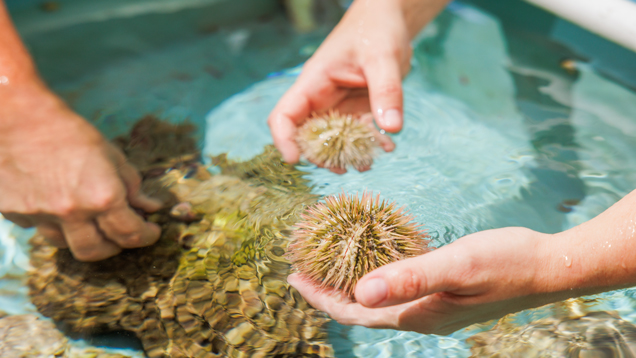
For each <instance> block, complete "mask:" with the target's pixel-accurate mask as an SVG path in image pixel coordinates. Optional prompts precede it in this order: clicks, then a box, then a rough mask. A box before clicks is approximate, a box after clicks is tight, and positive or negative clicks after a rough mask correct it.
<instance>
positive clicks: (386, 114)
mask: <svg viewBox="0 0 636 358" xmlns="http://www.w3.org/2000/svg"><path fill="white" fill-rule="evenodd" d="M364 75H365V77H366V78H367V83H368V85H369V99H370V101H371V108H372V110H373V113H374V114H375V116H376V121H377V123H378V126H379V127H380V128H381V129H384V130H385V131H387V132H392V133H394V132H398V131H400V130H401V129H402V76H401V73H400V66H399V63H398V62H397V61H395V59H394V58H392V57H389V56H383V57H378V58H376V59H373V60H372V61H370V62H369V63H368V64H367V65H366V66H365V68H364Z"/></svg>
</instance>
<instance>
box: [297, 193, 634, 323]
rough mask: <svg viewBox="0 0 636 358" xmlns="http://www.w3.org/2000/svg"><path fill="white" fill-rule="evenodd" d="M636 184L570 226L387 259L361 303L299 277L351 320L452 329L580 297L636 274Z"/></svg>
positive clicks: (476, 237) (501, 232)
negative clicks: (550, 232) (553, 231)
mask: <svg viewBox="0 0 636 358" xmlns="http://www.w3.org/2000/svg"><path fill="white" fill-rule="evenodd" d="M635 233H636V191H633V192H632V193H630V194H629V195H627V196H626V197H625V198H623V199H622V200H621V201H619V202H618V203H616V204H614V205H613V206H612V207H611V208H609V209H608V210H607V211H605V212H604V213H602V214H601V215H599V216H597V217H596V218H594V219H592V220H590V221H589V222H586V223H584V224H582V225H579V226H577V227H575V228H573V229H571V230H567V231H565V232H562V233H558V234H554V235H547V234H541V233H537V232H534V231H532V230H529V229H524V228H503V229H495V230H488V231H482V232H478V233H475V234H471V235H468V236H466V237H463V238H461V239H459V240H457V241H455V242H454V243H452V244H449V245H447V246H444V247H442V248H440V249H438V250H435V251H433V252H430V253H427V254H424V255H422V256H419V257H415V258H411V259H408V260H404V261H400V262H396V263H393V264H390V265H387V266H384V267H381V268H379V269H377V270H375V271H373V272H371V273H370V274H368V275H366V276H365V277H363V278H362V279H361V280H360V282H359V283H358V285H357V287H356V292H355V297H356V301H357V303H354V302H351V301H350V300H348V299H347V298H346V297H345V296H343V295H341V294H340V293H339V292H335V291H320V290H319V289H318V288H317V287H316V286H315V285H314V284H313V283H311V282H309V281H308V280H307V279H305V278H303V277H301V276H299V275H297V274H294V275H292V276H290V277H289V282H290V283H291V284H292V285H293V286H294V287H296V288H297V289H298V291H299V292H300V293H301V294H302V295H303V296H304V297H305V298H306V299H307V301H308V302H309V303H310V304H312V305H313V306H314V307H316V308H318V309H320V310H323V311H325V312H327V313H328V314H329V315H330V316H331V317H332V318H334V319H336V320H337V321H338V322H340V323H343V324H356V325H363V326H367V327H374V328H393V329H401V330H412V331H417V332H421V333H435V334H449V333H452V332H454V331H456V330H458V329H461V328H463V327H466V326H468V325H470V324H473V323H477V322H484V321H487V320H490V319H494V318H500V317H502V316H504V315H506V314H508V313H511V312H516V311H520V310H523V309H527V308H532V307H538V306H541V305H544V304H547V303H551V302H556V301H560V300H563V299H567V298H570V297H578V296H581V295H588V294H594V293H599V292H603V291H609V290H613V289H618V288H624V287H629V286H633V285H634V284H636V234H635Z"/></svg>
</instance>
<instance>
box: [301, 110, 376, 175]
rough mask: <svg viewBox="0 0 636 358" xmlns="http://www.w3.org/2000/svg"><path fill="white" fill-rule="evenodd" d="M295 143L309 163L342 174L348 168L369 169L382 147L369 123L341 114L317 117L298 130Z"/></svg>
mask: <svg viewBox="0 0 636 358" xmlns="http://www.w3.org/2000/svg"><path fill="white" fill-rule="evenodd" d="M372 125H373V124H371V126H372ZM296 142H297V143H298V146H299V147H300V150H301V152H302V153H303V155H304V156H305V158H307V160H309V161H310V162H312V163H314V164H316V165H318V166H321V167H325V168H329V169H334V170H340V171H342V170H346V169H347V167H349V166H351V167H354V168H356V170H358V171H364V170H368V169H369V167H371V164H373V157H374V154H375V150H376V148H378V147H379V143H378V142H377V141H376V138H375V136H374V133H373V130H372V128H370V126H369V125H368V124H366V123H363V122H362V121H360V120H359V118H356V117H354V116H353V115H350V114H349V115H341V114H340V113H339V112H338V111H329V113H325V114H323V115H316V114H314V115H313V116H312V117H311V118H309V119H308V120H307V121H306V122H305V123H304V124H303V125H302V126H301V127H300V128H298V135H297V137H296Z"/></svg>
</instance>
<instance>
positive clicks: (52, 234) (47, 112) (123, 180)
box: [0, 88, 161, 261]
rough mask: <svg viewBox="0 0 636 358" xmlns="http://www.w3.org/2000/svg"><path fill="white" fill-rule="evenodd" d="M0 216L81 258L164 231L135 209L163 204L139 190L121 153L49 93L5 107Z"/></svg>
mask: <svg viewBox="0 0 636 358" xmlns="http://www.w3.org/2000/svg"><path fill="white" fill-rule="evenodd" d="M0 129H1V130H0V166H1V168H2V170H0V188H2V195H0V212H1V213H2V214H3V215H5V217H6V218H7V219H9V220H11V221H13V222H15V223H16V224H18V225H20V226H22V227H33V226H35V227H37V229H38V231H39V233H40V234H42V235H43V236H45V237H46V238H47V239H48V240H49V241H50V242H51V243H52V244H54V245H56V246H59V247H69V248H70V250H71V252H72V253H73V255H74V256H75V257H76V258H77V259H78V260H83V261H97V260H101V259H105V258H108V257H111V256H114V255H116V254H117V253H119V252H120V251H121V250H122V249H123V248H134V247H141V246H147V245H150V244H152V243H154V242H155V241H156V240H157V239H158V238H159V234H160V229H159V227H158V226H157V225H155V224H152V223H147V222H145V221H144V220H143V218H142V217H141V216H139V215H138V214H137V213H135V211H134V210H133V207H134V208H139V209H142V210H145V211H148V212H151V211H155V210H158V209H159V208H160V206H161V204H160V203H159V202H157V201H155V200H153V199H150V198H148V197H146V196H145V195H144V194H142V193H141V192H140V190H139V188H140V177H139V174H138V173H137V171H136V170H135V169H134V168H133V167H132V166H131V165H130V164H128V163H127V162H126V159H125V157H124V155H123V154H122V153H121V151H119V150H118V149H117V148H115V147H114V146H112V145H111V144H109V143H108V142H107V141H106V140H105V139H104V138H103V137H102V135H101V134H100V133H99V132H98V131H97V130H95V128H93V127H92V126H91V125H90V124H88V123H87V122H86V121H85V120H84V119H83V118H81V117H79V116H78V115H76V114H75V113H73V112H72V111H71V110H70V109H69V108H67V107H66V105H64V104H63V103H62V102H61V101H60V100H59V99H58V98H57V97H55V96H54V95H52V94H51V93H49V92H48V91H47V90H46V89H43V88H38V89H29V90H26V91H23V92H22V93H13V92H12V96H11V98H9V99H8V100H6V101H3V104H2V106H0Z"/></svg>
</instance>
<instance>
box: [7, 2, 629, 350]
mask: <svg viewBox="0 0 636 358" xmlns="http://www.w3.org/2000/svg"><path fill="white" fill-rule="evenodd" d="M140 3H144V4H147V3H152V2H149V1H145V2H143V1H142V2H140ZM155 3H161V2H155ZM164 3H165V4H174V3H175V2H170V1H164ZM185 3H189V4H191V6H194V5H192V4H195V5H197V6H198V7H196V8H187V7H186V8H184V9H181V10H178V11H176V10H175V11H176V12H175V11H171V12H166V11H164V12H161V11H158V10H157V9H156V8H151V10H146V11H147V12H146V13H145V14H139V13H135V14H134V16H132V15H131V17H126V16H121V15H117V14H121V13H115V15H112V14H111V15H110V17H109V19H108V20H99V21H98V20H95V19H96V18H99V17H98V16H96V15H95V14H103V13H104V11H105V10H104V9H106V8H105V7H104V8H100V7H99V6H98V5H96V4H99V3H95V2H91V4H92V5H91V6H88V5H82V4H84V3H80V2H73V1H68V2H62V3H61V4H62V7H61V10H60V12H58V13H42V12H41V11H39V10H38V8H37V7H33V6H31V7H29V6H27V5H23V6H22V7H15V8H13V12H14V13H15V16H16V21H17V22H18V26H19V28H20V30H21V32H22V33H23V34H24V36H25V39H26V41H27V43H28V44H29V46H30V48H31V50H32V52H33V53H34V56H35V57H36V60H37V62H38V65H39V68H40V69H41V71H42V73H43V76H44V77H45V78H46V79H47V80H48V82H49V83H50V84H51V86H52V87H53V88H54V89H55V90H56V91H57V92H58V93H60V94H61V95H62V96H63V97H64V98H65V99H66V100H67V101H68V102H69V103H70V104H71V106H73V108H75V109H76V110H77V111H78V112H79V113H80V114H82V115H84V116H85V117H86V118H87V119H89V120H90V121H92V122H93V123H95V125H97V126H98V127H99V128H100V129H101V130H102V131H103V132H104V133H105V134H107V135H108V136H115V135H118V134H121V133H123V132H125V131H126V130H127V129H128V126H129V125H130V124H132V123H134V121H136V120H137V119H138V118H140V117H142V116H143V115H145V114H149V113H151V114H156V115H158V116H159V117H161V118H167V119H170V120H172V121H175V122H179V121H183V120H189V121H191V122H194V123H196V124H197V125H199V127H200V128H201V131H200V140H201V144H202V146H203V148H204V152H205V153H208V154H218V153H221V152H229V154H230V156H234V157H241V158H249V157H250V156H252V155H254V154H257V153H259V152H260V150H261V148H262V146H263V145H265V144H269V143H271V137H270V135H269V129H268V127H267V124H266V117H267V114H268V113H269V111H270V110H271V108H273V106H274V105H275V103H276V101H277V99H278V98H279V97H280V96H281V95H282V93H284V91H285V90H286V89H287V88H288V87H289V86H290V85H291V84H292V83H293V81H294V79H295V76H296V75H297V73H298V71H299V68H295V66H297V65H299V64H301V63H302V62H303V61H304V60H306V59H307V58H308V56H309V55H310V54H311V53H312V51H313V50H315V48H316V47H317V45H318V44H319V43H320V41H321V40H322V39H323V38H324V36H325V35H326V34H327V32H328V30H329V28H330V26H331V25H332V24H333V23H334V22H333V21H334V20H335V18H336V16H337V13H338V11H337V8H333V9H330V10H325V11H324V12H323V21H322V25H321V26H320V27H319V28H318V29H317V30H316V31H314V32H312V33H309V34H305V35H300V34H297V33H295V32H294V31H293V29H292V28H291V27H290V26H289V25H288V24H287V22H286V20H285V18H284V16H283V15H282V14H281V11H280V9H279V8H278V7H277V5H276V2H258V4H259V5H258V6H251V7H249V9H250V10H249V11H243V10H242V9H241V11H239V10H238V9H239V7H238V5H236V4H234V5H232V6H230V5H229V2H227V1H207V2H206V1H199V2H195V1H193V2H183V3H182V4H185ZM203 3H205V4H203ZM244 3H245V4H248V3H250V2H249V1H247V0H246V1H245V2H244ZM202 4H203V5H202ZM250 4H251V3H250ZM253 4H256V2H254V3H253ZM120 5H121V4H120V3H119V2H117V3H115V4H114V5H112V6H115V7H117V6H120ZM166 6H167V5H166ZM520 6H521V5H520ZM489 9H490V10H491V11H492V12H493V13H494V14H499V13H500V9H498V8H497V7H496V6H495V7H494V8H489ZM65 11H67V12H65ZM62 15H64V16H62ZM511 16H514V14H512V15H511ZM34 18H36V19H39V20H41V21H35V20H33V19H34ZM78 18H82V19H86V20H85V21H77V20H76V19H78ZM42 19H44V20H46V21H44V20H42ZM69 19H71V20H72V21H71V20H69ZM73 19H75V20H73ZM533 19H535V18H533ZM541 24H546V25H545V26H543V27H541V26H540V25H541ZM44 25H46V26H44ZM548 25H549V26H548ZM533 26H534V27H533ZM564 27H565V29H564ZM530 30H531V31H530ZM581 31H582V30H580V29H572V28H567V25H563V24H562V23H559V22H558V20H555V19H554V18H552V17H550V16H549V15H547V14H545V13H538V14H537V15H536V21H534V22H532V24H531V25H528V26H525V27H524V25H523V24H521V25H519V26H517V27H515V26H512V25H511V24H510V20H509V19H508V18H503V19H501V18H498V17H496V16H494V15H490V14H488V13H487V12H484V11H482V10H479V9H478V8H475V7H472V6H467V5H462V4H458V3H454V4H453V5H452V6H450V7H449V9H448V10H447V11H445V12H444V14H442V16H440V17H439V18H438V19H437V20H436V21H435V22H434V23H432V24H431V25H430V26H428V27H427V28H426V29H425V30H424V31H423V32H422V33H421V34H420V35H419V36H418V38H417V39H416V41H415V42H414V49H415V54H414V58H413V71H412V72H411V73H410V74H409V76H408V77H407V78H406V80H405V82H404V88H405V128H404V130H403V131H402V132H401V133H400V134H397V135H395V136H393V140H394V141H395V142H396V144H397V148H396V150H395V151H394V152H393V153H391V154H382V155H380V156H379V158H378V159H377V161H376V162H375V163H374V165H373V169H372V170H371V171H369V172H365V173H357V172H349V173H347V174H345V175H341V176H340V175H336V174H333V173H330V172H328V171H325V170H321V169H318V168H315V167H313V166H311V165H307V164H303V168H304V169H305V170H307V171H308V172H309V173H310V174H309V178H310V179H311V181H312V182H313V183H314V184H315V185H316V191H317V192H318V193H320V194H332V193H338V192H341V191H342V190H345V191H348V192H355V191H362V190H365V189H366V190H373V191H376V192H380V193H381V194H382V196H383V197H386V198H390V199H391V200H395V201H397V202H398V204H400V205H406V206H407V207H408V209H409V210H410V211H411V213H413V214H414V215H415V216H416V218H417V219H418V221H420V222H421V223H423V224H424V225H425V226H426V228H427V229H428V230H429V233H430V234H431V235H432V236H433V238H434V244H435V245H436V246H441V245H444V244H447V243H449V242H452V241H453V240H456V239H457V238H459V237H461V236H463V235H466V234H468V233H471V232H475V231H478V230H484V229H489V228H496V227H504V226H512V225H515V226H525V227H529V228H532V229H534V230H538V231H542V232H558V231H561V230H564V229H567V228H570V227H572V226H574V225H577V224H579V223H581V222H584V221H586V220H589V219H590V218H592V217H594V216H596V215H597V214H599V213H600V212H602V211H603V210H604V209H606V208H607V207H609V206H610V205H611V204H613V203H614V202H616V201H617V200H618V199H619V198H620V197H622V196H623V195H625V194H626V193H628V192H629V191H631V190H633V189H634V188H635V187H636V163H635V162H636V93H635V92H634V91H633V87H631V82H630V81H632V80H633V79H632V78H631V77H629V76H628V75H625V73H628V74H629V70H630V68H629V67H628V68H627V69H626V70H624V71H619V70H620V66H610V65H609V64H612V63H613V62H612V61H614V59H613V58H612V56H610V55H611V53H610V52H606V53H604V55H603V56H604V57H603V58H596V57H594V56H592V55H590V53H593V50H592V49H586V48H584V47H580V46H578V45H577V46H573V48H569V47H567V46H564V45H562V44H561V43H559V42H558V41H557V40H559V39H567V38H568V37H572V36H574V35H576V34H577V33H580V32H581ZM573 34H574V35H573ZM96 38H97V39H99V41H96ZM617 51H619V50H617ZM566 58H567V59H573V60H575V61H577V63H578V71H577V72H576V73H570V72H568V71H566V70H564V69H563V68H561V67H560V65H559V64H560V62H561V61H562V60H563V59H566ZM634 63H636V62H634ZM634 67H635V66H634V65H632V67H631V70H633V68H634ZM630 88H632V89H630ZM396 173H398V174H396ZM573 203H577V204H576V205H573ZM29 234H30V233H29V232H24V231H22V230H18V229H16V228H14V227H12V225H11V224H10V223H8V222H6V221H0V240H1V242H2V255H3V259H4V261H3V262H2V266H1V271H0V273H1V274H5V276H4V277H5V278H4V279H3V280H2V281H0V283H1V284H2V285H3V287H2V289H3V295H2V296H1V297H0V299H2V302H1V303H2V307H3V309H4V307H8V309H5V310H8V311H9V313H18V312H24V311H27V312H28V311H32V307H31V306H30V305H28V304H25V302H27V298H26V290H25V288H24V286H23V285H22V282H21V279H20V277H21V274H22V273H23V272H24V270H25V269H26V268H27V266H28V263H27V257H26V256H25V254H24V252H25V251H26V249H27V247H26V245H24V239H25V238H27V237H28V236H29ZM10 278H13V279H10ZM633 294H634V292H632V290H622V291H616V292H612V293H607V294H603V295H599V298H600V299H599V301H598V303H597V307H596V308H597V309H599V310H613V311H616V312H618V313H619V314H620V315H621V316H622V317H623V318H625V319H627V320H629V321H631V322H634V323H636V309H635V307H634V305H635V303H636V301H635V300H634V299H633V298H632V296H633ZM545 315H546V313H545V310H541V309H539V310H530V311H525V312H523V313H521V314H519V315H518V321H519V322H520V323H525V322H531V321H534V320H536V319H538V318H540V317H543V316H545ZM492 324H493V322H489V323H486V324H484V325H476V326H474V327H470V328H468V329H466V330H461V331H458V332H456V333H454V334H452V335H450V336H448V337H440V336H435V335H428V336H427V335H420V334H415V333H408V332H395V331H390V330H370V329H366V328H362V327H344V326H340V325H338V324H335V323H334V324H333V325H332V326H331V328H330V329H331V331H330V332H331V335H330V337H331V338H330V339H331V340H332V343H333V344H334V347H335V348H336V353H337V354H338V356H339V357H352V356H356V357H370V356H380V357H433V356H439V357H467V356H469V355H470V352H469V346H468V345H467V344H466V342H465V339H466V338H467V337H469V336H470V335H472V334H474V333H475V332H478V331H480V330H483V329H485V328H488V327H490V326H492Z"/></svg>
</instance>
